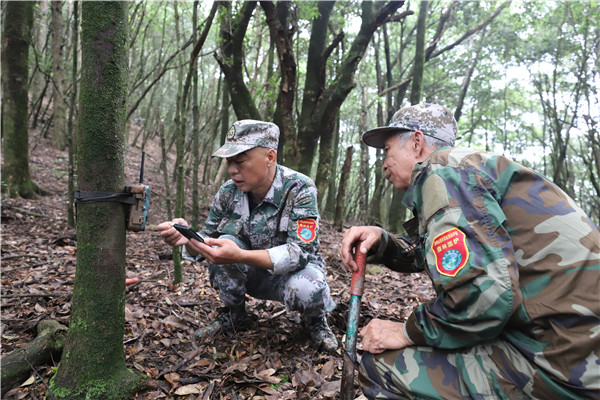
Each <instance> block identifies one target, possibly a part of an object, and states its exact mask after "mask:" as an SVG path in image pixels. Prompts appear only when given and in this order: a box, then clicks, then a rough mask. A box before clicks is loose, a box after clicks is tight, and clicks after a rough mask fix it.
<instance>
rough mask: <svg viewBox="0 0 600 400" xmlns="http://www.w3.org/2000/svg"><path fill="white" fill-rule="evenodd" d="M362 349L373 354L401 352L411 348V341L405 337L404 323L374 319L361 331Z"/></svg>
mask: <svg viewBox="0 0 600 400" xmlns="http://www.w3.org/2000/svg"><path fill="white" fill-rule="evenodd" d="M360 335H361V336H362V341H361V342H362V348H363V350H366V351H368V352H369V353H372V354H379V353H383V352H384V351H386V350H400V349H403V348H405V347H408V346H410V345H411V344H412V343H411V341H410V340H409V339H408V338H407V337H406V336H404V323H402V322H394V321H384V320H381V319H373V320H371V322H369V323H368V324H367V326H365V327H363V328H362V329H361V330H360Z"/></svg>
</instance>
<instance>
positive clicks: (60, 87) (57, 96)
mask: <svg viewBox="0 0 600 400" xmlns="http://www.w3.org/2000/svg"><path fill="white" fill-rule="evenodd" d="M50 4H51V9H52V80H53V82H54V86H53V91H54V96H53V98H54V108H53V112H52V114H53V117H52V146H53V147H54V148H56V149H58V150H64V149H66V148H67V126H66V115H67V105H66V103H65V100H64V95H65V90H64V86H65V82H64V76H63V75H64V73H63V45H64V38H63V36H64V32H63V30H64V29H63V16H62V1H51V2H50Z"/></svg>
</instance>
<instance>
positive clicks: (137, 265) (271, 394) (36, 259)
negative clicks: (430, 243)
mask: <svg viewBox="0 0 600 400" xmlns="http://www.w3.org/2000/svg"><path fill="white" fill-rule="evenodd" d="M30 135H31V134H30ZM145 151H146V163H145V164H146V165H145V173H144V183H146V184H148V185H150V188H151V201H150V215H149V220H148V223H149V224H151V225H152V224H154V225H155V224H157V223H159V222H162V221H165V220H167V219H168V218H167V212H166V207H165V204H166V202H165V186H164V183H163V180H162V173H161V171H160V170H159V164H160V161H161V156H160V154H161V152H160V147H159V145H158V139H156V140H150V141H148V143H147V144H146V146H145ZM140 158H141V150H140V149H139V147H138V148H135V147H132V146H128V149H127V152H126V166H125V173H126V182H127V183H136V182H137V181H138V178H139V164H140ZM170 162H171V164H170V165H172V159H171V160H170ZM67 165H68V156H67V153H66V152H61V151H57V150H55V149H53V148H52V147H51V146H50V142H49V139H43V138H39V137H31V136H30V166H31V174H32V178H33V180H34V181H35V182H36V183H38V184H39V185H40V186H41V187H43V188H44V189H45V190H47V191H48V193H49V194H48V195H47V196H43V197H40V198H38V199H35V200H25V199H9V198H3V199H2V232H1V234H2V237H1V239H2V245H1V250H2V254H1V257H2V267H1V283H2V286H1V345H2V348H1V351H2V355H3V356H4V355H5V354H7V353H9V352H11V351H13V350H15V349H18V348H19V347H20V346H21V345H22V344H25V343H28V342H30V341H32V340H33V339H34V337H35V335H36V326H37V325H38V323H39V322H40V321H42V320H45V319H54V320H57V321H59V322H60V323H62V324H64V325H65V326H68V324H69V313H70V308H71V294H72V289H73V279H74V276H75V269H76V262H77V235H76V230H75V229H74V228H70V227H69V226H68V224H67V212H66V202H65V198H66V193H67ZM187 186H188V187H191V185H190V180H189V178H188V180H187ZM173 192H174V189H172V190H171V193H173ZM190 198H191V196H188V199H190ZM209 204H210V201H209V200H207V201H206V204H205V205H204V207H203V209H202V214H203V215H202V217H201V218H200V220H201V222H203V221H204V218H205V217H206V215H207V212H208V205H209ZM188 205H189V204H188ZM188 215H189V208H188ZM188 221H189V219H188ZM320 228H321V234H320V242H321V251H322V254H323V256H324V258H325V260H326V262H327V278H328V282H329V285H330V287H331V293H332V296H333V298H334V300H335V301H336V303H337V304H338V306H337V308H336V309H335V310H334V311H333V312H332V313H331V314H330V315H329V323H330V326H331V327H332V329H333V332H334V333H335V334H336V336H337V338H338V341H339V342H340V344H341V343H343V340H344V333H345V331H346V318H347V310H348V303H349V299H350V294H349V285H350V278H351V276H350V273H349V272H348V271H347V270H346V268H345V267H344V266H343V265H342V263H341V261H340V259H339V250H340V244H341V239H342V233H341V232H337V231H335V230H334V229H333V228H332V223H331V222H330V221H326V220H322V222H321V226H320ZM126 269H127V271H126V273H127V277H128V278H138V279H139V281H138V283H135V284H132V285H128V286H127V287H126V309H125V333H124V338H123V341H124V348H125V358H126V363H127V366H128V368H130V369H132V370H138V371H140V372H142V373H144V374H146V375H147V376H148V378H150V380H151V382H152V388H150V389H148V390H147V391H145V392H141V393H138V394H136V395H135V396H132V397H131V399H161V398H163V399H203V400H204V399H255V400H259V399H268V400H275V399H330V398H338V395H339V390H340V381H341V370H342V356H341V346H340V349H339V350H338V354H324V353H319V352H317V351H315V350H314V349H313V348H312V347H311V342H310V339H309V338H308V334H307V333H306V332H305V331H304V330H303V329H301V328H300V327H301V325H300V324H299V316H298V315H295V314H293V313H292V314H288V313H286V311H285V307H284V306H283V305H282V304H280V303H277V302H272V301H263V300H256V299H252V298H249V299H248V302H247V309H248V311H249V312H251V313H252V314H254V316H255V317H256V319H257V321H258V322H257V324H256V326H255V327H253V328H252V329H250V330H248V331H244V332H239V333H238V334H236V335H235V336H234V337H223V336H222V335H220V334H217V336H215V337H213V338H212V339H211V340H209V341H208V342H201V343H198V342H196V341H195V340H194V339H193V332H194V331H195V330H196V329H198V328H199V327H201V326H203V325H204V324H205V323H206V322H207V321H209V320H211V319H212V318H213V317H214V316H215V315H216V313H217V310H218V308H219V307H220V306H221V303H220V301H219V298H218V295H217V293H216V291H215V290H213V289H212V288H211V287H210V285H209V284H208V274H207V269H206V265H205V263H197V264H193V263H188V262H185V264H184V282H183V283H180V284H177V285H174V284H173V283H172V281H173V263H172V256H171V248H170V247H169V246H167V245H165V244H164V243H163V242H162V241H161V239H160V236H159V234H158V233H157V232H152V231H144V232H128V233H127V263H126ZM431 295H432V290H431V285H430V283H429V279H428V278H427V276H425V275H423V274H398V273H395V272H392V271H389V270H387V269H385V268H381V267H379V266H369V269H368V272H367V278H366V283H365V291H364V295H363V297H362V306H361V324H360V325H361V326H363V325H364V324H365V323H366V322H368V321H369V320H371V319H372V318H375V317H380V318H388V319H389V318H395V319H397V320H405V319H406V317H407V316H408V315H409V314H410V313H411V311H412V310H413V309H414V307H415V306H416V305H417V304H419V303H421V302H422V301H424V300H426V299H428V298H429V297H430V296H431ZM358 347H359V355H360V344H359V345H358ZM57 365H58V360H55V362H54V363H53V364H51V365H43V366H39V367H36V371H32V378H31V379H29V380H28V381H27V382H25V383H24V385H23V386H19V387H17V388H15V389H13V390H11V391H9V392H7V393H3V394H2V398H3V399H52V398H53V396H52V394H51V393H50V392H49V390H48V386H47V385H48V382H49V380H50V378H51V377H52V375H53V374H54V373H55V372H56V367H57ZM34 372H35V373H34ZM356 393H357V394H356V395H357V397H359V396H360V389H359V388H358V387H357V391H356Z"/></svg>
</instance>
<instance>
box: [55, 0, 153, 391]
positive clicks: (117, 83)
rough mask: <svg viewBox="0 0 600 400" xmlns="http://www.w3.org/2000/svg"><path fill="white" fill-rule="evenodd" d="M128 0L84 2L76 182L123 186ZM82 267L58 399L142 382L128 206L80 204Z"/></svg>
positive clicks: (97, 187) (90, 186)
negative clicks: (131, 347)
mask: <svg viewBox="0 0 600 400" xmlns="http://www.w3.org/2000/svg"><path fill="white" fill-rule="evenodd" d="M127 11H128V3H127V2H116V1H115V2H83V4H82V21H83V22H82V80H81V92H80V102H81V104H80V109H81V114H80V121H79V127H78V132H79V135H78V143H79V159H78V168H77V170H78V186H79V189H80V190H83V191H95V192H112V193H119V192H122V191H123V185H124V182H123V179H124V147H125V143H124V137H125V134H124V133H125V132H124V130H125V115H126V111H127V108H126V103H127V102H126V99H127V75H128V70H127V67H128V60H127V44H128V42H127V32H128V29H129V25H128V19H127V15H128V13H127ZM77 217H78V218H77V223H78V226H77V270H76V273H75V280H74V285H73V303H72V309H71V320H70V323H69V330H68V333H67V339H66V342H65V347H64V350H63V358H62V362H61V364H60V366H59V368H58V372H57V374H56V375H55V376H54V378H53V379H52V382H51V385H50V388H51V391H52V392H53V395H54V397H55V398H60V399H81V398H86V399H94V400H96V399H97V400H100V399H104V400H110V399H122V398H125V397H126V396H128V395H130V394H132V393H135V391H136V390H139V389H140V388H141V384H142V379H141V377H140V376H139V375H138V374H136V373H134V372H132V371H130V370H128V369H127V368H126V366H125V354H124V348H123V333H124V328H125V244H126V241H125V224H126V222H125V206H124V205H122V204H120V203H116V202H87V203H81V202H80V203H79V204H78V215H77Z"/></svg>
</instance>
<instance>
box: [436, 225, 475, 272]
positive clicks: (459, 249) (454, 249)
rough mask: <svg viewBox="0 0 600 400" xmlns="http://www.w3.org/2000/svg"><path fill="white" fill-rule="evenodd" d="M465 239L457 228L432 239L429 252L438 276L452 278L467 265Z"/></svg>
mask: <svg viewBox="0 0 600 400" xmlns="http://www.w3.org/2000/svg"><path fill="white" fill-rule="evenodd" d="M465 238H466V236H465V234H464V233H463V232H461V231H460V230H459V229H458V228H452V229H450V230H447V231H446V232H444V233H441V234H439V235H437V236H436V237H435V239H433V244H432V245H431V250H433V254H435V267H436V269H437V270H438V272H439V273H440V274H442V275H446V276H452V277H454V276H456V274H457V273H458V271H460V270H461V269H462V268H463V267H464V266H465V265H466V264H467V260H468V259H469V249H468V248H467V241H466V240H465Z"/></svg>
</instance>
